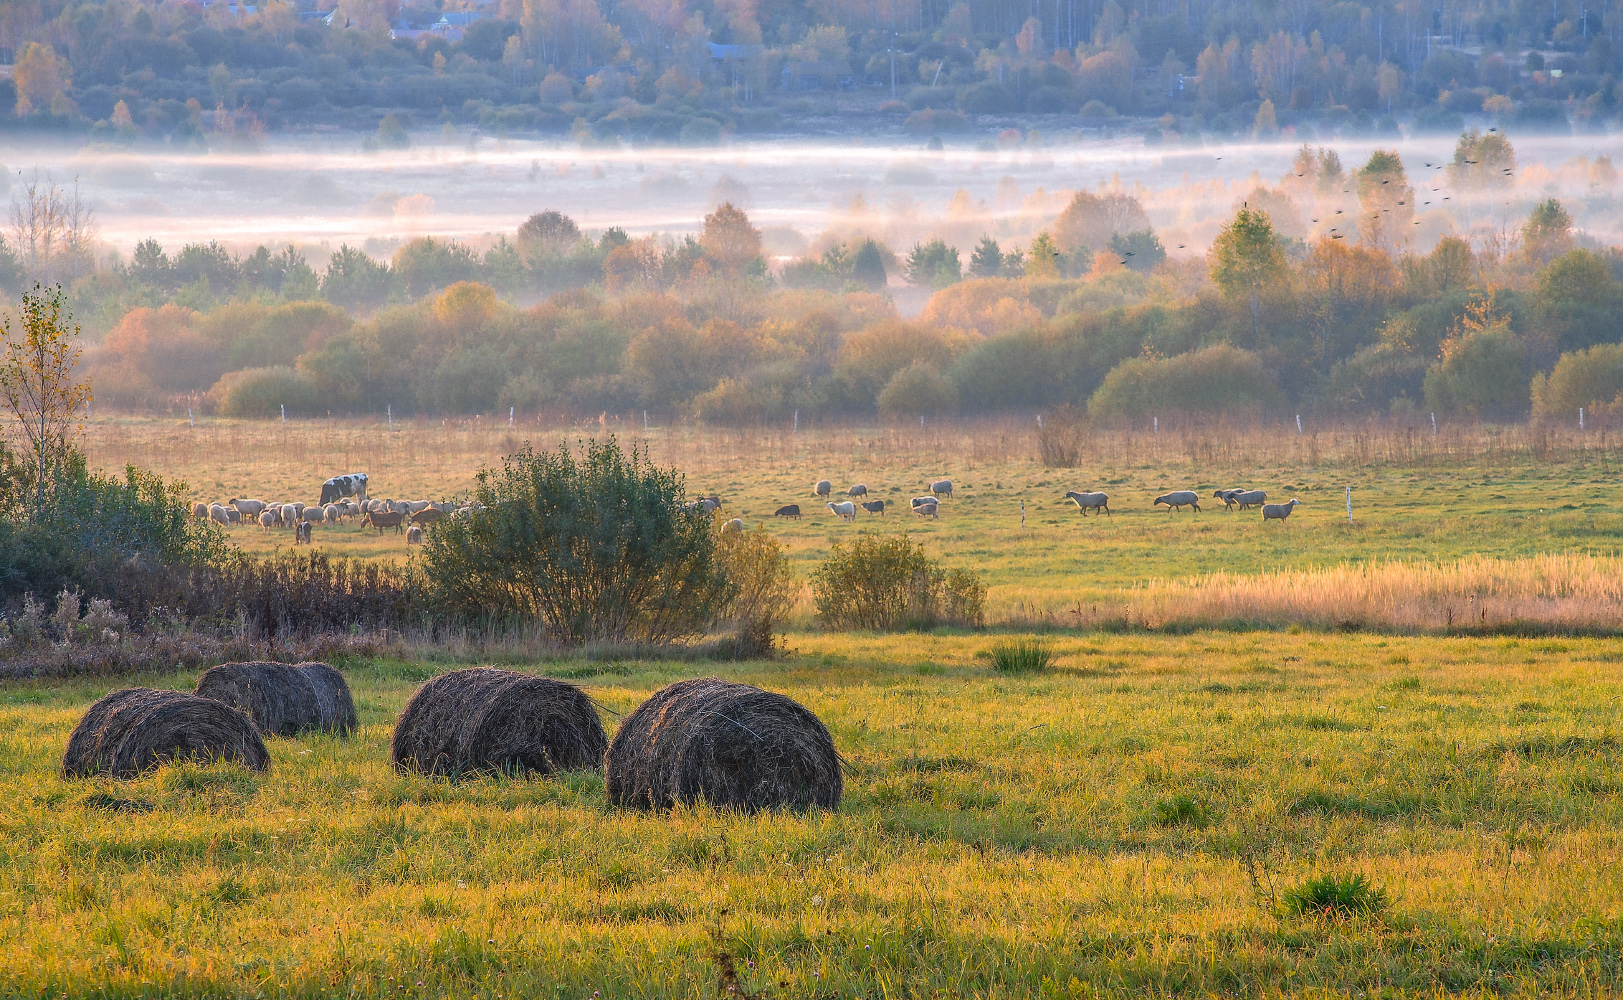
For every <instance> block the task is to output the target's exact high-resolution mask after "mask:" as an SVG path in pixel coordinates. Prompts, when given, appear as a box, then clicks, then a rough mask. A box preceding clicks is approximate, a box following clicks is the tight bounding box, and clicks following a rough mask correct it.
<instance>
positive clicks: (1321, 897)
mask: <svg viewBox="0 0 1623 1000" xmlns="http://www.w3.org/2000/svg"><path fill="white" fill-rule="evenodd" d="M1280 902H1281V903H1282V904H1283V905H1284V907H1285V909H1286V911H1287V912H1290V913H1293V914H1296V915H1298V916H1301V915H1317V916H1324V917H1362V916H1369V915H1370V914H1374V913H1379V912H1380V911H1381V910H1384V909H1386V905H1387V898H1386V891H1385V890H1384V889H1381V888H1380V887H1379V886H1377V885H1375V884H1374V883H1373V882H1371V881H1370V879H1369V876H1368V875H1361V874H1357V873H1354V874H1351V875H1316V876H1314V877H1313V878H1310V879H1308V880H1307V881H1305V882H1302V883H1301V884H1299V885H1295V886H1292V887H1291V888H1289V889H1286V890H1285V892H1284V894H1283V895H1281V896H1280Z"/></svg>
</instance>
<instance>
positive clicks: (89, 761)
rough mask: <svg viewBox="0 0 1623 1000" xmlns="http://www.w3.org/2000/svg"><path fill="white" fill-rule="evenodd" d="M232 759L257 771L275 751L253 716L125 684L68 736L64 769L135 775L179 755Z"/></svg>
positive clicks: (69, 772)
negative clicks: (267, 745)
mask: <svg viewBox="0 0 1623 1000" xmlns="http://www.w3.org/2000/svg"><path fill="white" fill-rule="evenodd" d="M188 757H190V758H196V759H198V760H200V761H203V762H205V763H213V762H216V761H222V760H232V761H237V762H239V763H241V764H243V765H244V766H245V767H248V768H250V769H252V770H255V771H263V770H265V768H266V767H267V766H268V765H269V764H270V754H269V753H267V752H266V750H265V743H264V741H263V740H261V739H260V738H259V732H258V730H256V729H255V728H254V724H253V722H251V721H250V720H249V719H248V717H247V716H245V715H243V714H242V713H241V712H238V711H236V710H235V709H232V708H230V707H228V706H226V705H222V704H221V703H220V702H217V701H213V700H211V699H208V698H199V697H197V696H196V695H192V694H186V693H185V692H183V691H155V690H153V689H151V688H125V689H124V690H122V691H114V692H113V693H112V694H109V695H108V696H106V697H105V698H103V699H101V700H100V701H98V702H96V703H95V704H94V705H91V706H90V710H89V711H87V712H86V713H85V716H84V718H83V719H80V720H79V725H78V726H77V727H76V728H75V729H74V730H73V735H72V736H71V737H69V739H68V749H67V752H66V753H64V754H63V755H62V773H63V774H64V775H66V776H68V777H76V776H77V777H90V776H93V775H97V774H110V775H112V776H113V777H115V778H133V777H135V776H136V775H139V774H141V773H142V772H144V771H149V770H151V769H152V768H155V767H158V766H159V765H161V764H164V763H167V762H169V761H171V760H174V759H176V758H188Z"/></svg>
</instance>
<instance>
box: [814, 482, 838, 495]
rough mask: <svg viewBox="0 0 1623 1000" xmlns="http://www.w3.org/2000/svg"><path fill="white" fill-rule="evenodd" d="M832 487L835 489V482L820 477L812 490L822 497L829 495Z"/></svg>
mask: <svg viewBox="0 0 1623 1000" xmlns="http://www.w3.org/2000/svg"><path fill="white" fill-rule="evenodd" d="M832 489H834V484H833V483H831V482H829V481H828V480H826V479H819V480H818V481H817V485H816V486H813V487H812V490H813V491H814V492H815V493H816V494H817V495H818V496H820V497H826V496H828V494H829V491H830V490H832Z"/></svg>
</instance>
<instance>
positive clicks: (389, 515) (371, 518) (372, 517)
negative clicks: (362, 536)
mask: <svg viewBox="0 0 1623 1000" xmlns="http://www.w3.org/2000/svg"><path fill="white" fill-rule="evenodd" d="M405 519H406V515H404V514H402V513H401V512H400V511H398V510H369V511H367V512H366V515H365V516H364V517H362V518H361V527H363V528H364V527H366V526H367V525H371V526H372V527H374V528H376V529H378V534H380V535H381V534H383V529H384V528H393V529H394V533H395V534H397V535H398V534H401V533H402V532H403V531H404V530H405V529H403V528H401V527H400V522H402V521H404V520H405Z"/></svg>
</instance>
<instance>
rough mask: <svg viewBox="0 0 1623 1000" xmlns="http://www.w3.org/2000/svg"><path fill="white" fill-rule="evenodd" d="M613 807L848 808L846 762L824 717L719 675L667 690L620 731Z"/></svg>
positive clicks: (611, 784) (611, 771)
mask: <svg viewBox="0 0 1623 1000" xmlns="http://www.w3.org/2000/svg"><path fill="white" fill-rule="evenodd" d="M607 772H608V773H607V779H608V796H609V801H610V802H612V803H614V804H615V805H620V806H634V807H637V808H651V809H669V808H670V807H671V806H673V805H675V804H676V803H678V802H681V803H694V802H698V801H700V800H703V801H705V802H708V803H709V804H710V805H712V806H715V807H718V808H731V809H740V810H743V811H745V812H754V811H756V810H759V809H774V808H779V807H784V806H787V807H790V808H796V809H803V808H806V807H808V806H819V807H821V808H824V809H834V808H836V807H838V806H839V804H840V795H841V792H842V791H843V790H844V784H843V782H842V780H841V777H840V755H839V752H838V751H836V750H835V749H834V741H833V739H832V738H830V736H829V734H828V728H827V727H825V726H824V725H823V723H822V721H821V720H819V719H818V718H817V716H815V715H813V714H812V713H811V712H810V711H808V710H807V709H806V708H805V707H803V706H801V705H800V704H798V703H797V702H795V701H794V700H792V699H790V698H786V697H784V696H783V695H781V694H774V693H772V692H770V691H762V690H761V689H760V688H755V687H750V686H749V685H747V684H735V683H732V682H731V681H723V680H718V679H716V678H714V677H705V678H698V679H695V680H688V681H681V682H679V683H676V684H672V685H670V686H669V687H666V688H663V689H662V690H660V691H658V692H657V693H655V694H654V696H653V697H651V698H649V699H648V700H647V701H645V702H643V703H642V704H641V705H640V706H638V708H637V710H636V711H635V712H633V713H631V715H629V716H627V717H626V720H625V721H624V722H622V723H621V724H620V731H619V732H618V733H616V734H615V736H614V743H613V744H612V745H610V747H609V754H608V763H607Z"/></svg>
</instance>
